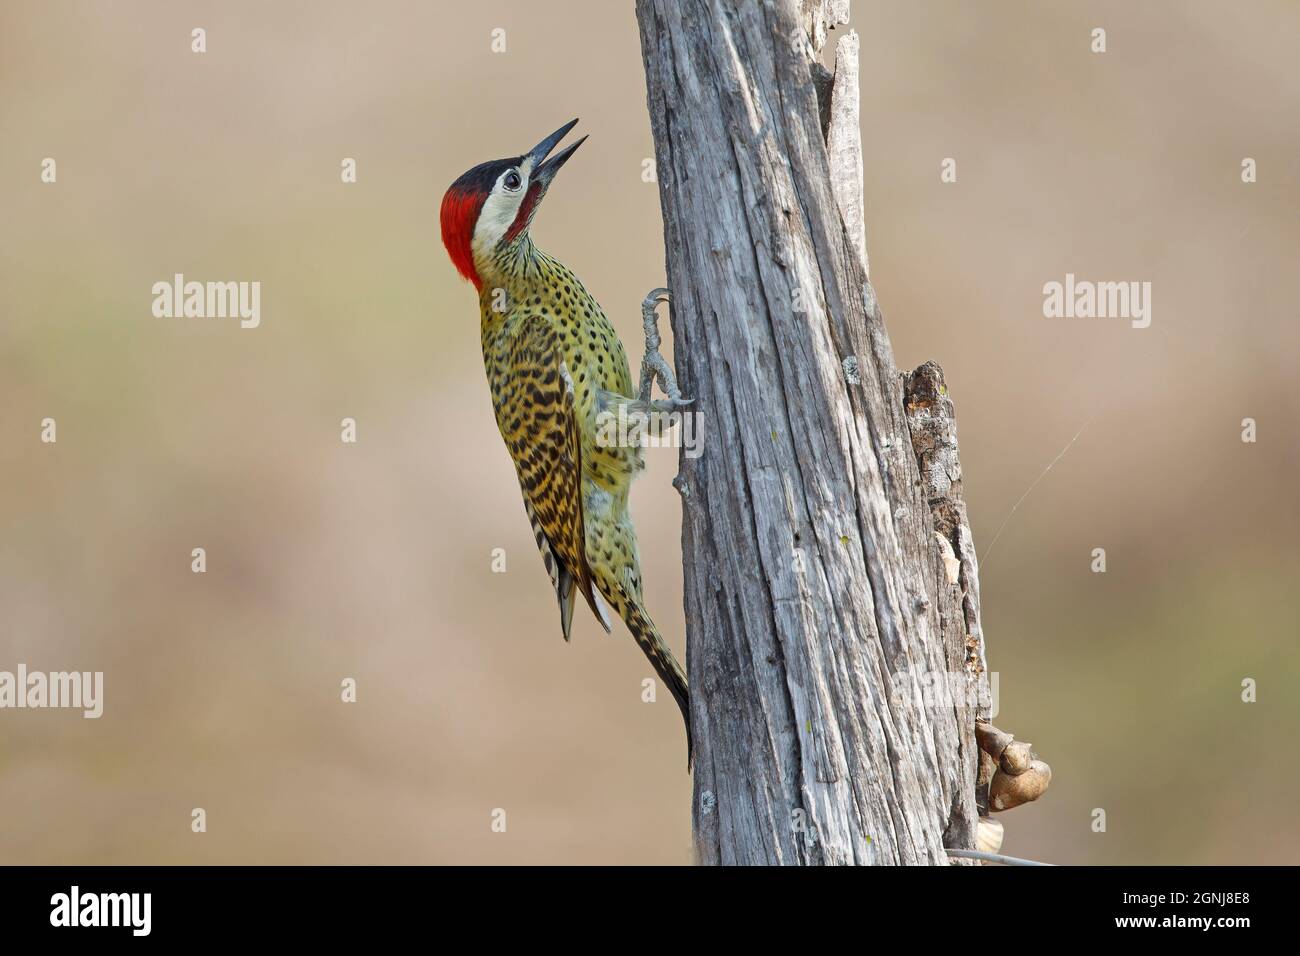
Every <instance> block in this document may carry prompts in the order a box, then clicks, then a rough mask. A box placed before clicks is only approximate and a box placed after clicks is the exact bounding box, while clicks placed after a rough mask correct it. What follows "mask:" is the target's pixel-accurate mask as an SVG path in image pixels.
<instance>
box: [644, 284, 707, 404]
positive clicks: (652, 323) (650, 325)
mask: <svg viewBox="0 0 1300 956" xmlns="http://www.w3.org/2000/svg"><path fill="white" fill-rule="evenodd" d="M671 298H672V293H670V292H669V291H668V290H667V289H662V288H661V289H651V290H650V294H649V295H647V296H646V297H645V299H644V300H642V302H641V320H642V324H643V325H644V327H645V358H643V359H642V360H641V391H640V393H639V395H638V400H639V401H640V402H642V403H643V405H645V406H646V407H648V408H651V409H653V410H654V411H657V412H662V413H665V414H671V413H672V412H675V411H680V410H681V409H683V408H685V407H686V406H687V405H690V404H691V403H692V402H693V401H695V399H693V398H683V397H682V392H681V389H680V388H678V387H677V376H676V375H674V374H673V370H672V367H671V366H669V364H668V361H667V360H666V359H665V358H664V357H663V356H662V355H661V354H660V353H659V341H660V339H659V316H658V314H657V313H656V312H655V310H656V309H657V308H658V307H659V303H660V302H669V301H671ZM656 380H658V382H659V388H660V389H661V390H662V391H663V393H664V395H666V396H667V398H664V399H656V400H652V399H651V398H650V395H651V392H652V391H653V390H654V383H655V381H656Z"/></svg>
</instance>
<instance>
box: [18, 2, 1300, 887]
mask: <svg viewBox="0 0 1300 956" xmlns="http://www.w3.org/2000/svg"><path fill="white" fill-rule="evenodd" d="M853 8H854V19H853V23H852V26H853V27H854V28H855V29H856V30H857V31H858V32H859V34H860V35H861V37H862V122H863V128H864V129H863V132H864V145H865V152H866V162H865V175H866V203H867V209H866V212H867V229H868V235H867V241H868V248H869V252H870V256H871V271H872V279H873V281H874V282H875V284H876V288H877V291H878V293H879V297H880V301H881V304H882V306H883V309H884V312H885V317H886V321H887V324H888V326H889V329H890V332H891V335H892V338H893V344H894V350H895V353H896V357H897V360H898V363H899V365H900V367H904V368H911V367H914V366H916V365H918V364H920V363H921V362H923V361H925V360H927V359H935V360H937V361H939V362H940V363H941V364H942V365H943V366H944V368H945V370H946V372H947V377H948V382H949V385H950V387H951V389H952V393H953V397H954V399H955V402H956V407H957V413H958V424H959V429H960V439H961V446H962V454H963V463H964V466H965V473H966V486H965V487H966V496H967V500H968V502H969V506H970V509H971V517H972V521H973V525H974V530H975V535H976V542H977V544H978V545H979V546H980V551H981V560H982V584H983V606H984V627H985V632H986V634H987V636H988V641H989V659H990V666H991V668H992V669H993V670H996V671H998V672H999V674H1000V691H1001V713H1000V715H999V719H998V723H999V724H1000V725H1001V726H1003V727H1005V728H1006V729H1009V730H1012V731H1013V732H1015V733H1016V734H1017V736H1019V737H1020V738H1021V739H1026V740H1030V741H1032V742H1033V743H1034V744H1035V746H1036V748H1037V749H1038V750H1039V751H1040V753H1041V754H1042V755H1043V756H1044V757H1045V759H1047V760H1048V761H1049V762H1050V763H1051V765H1052V767H1053V769H1054V773H1055V776H1054V780H1053V784H1052V788H1051V790H1050V791H1049V792H1048V793H1047V795H1046V796H1045V797H1044V798H1043V799H1042V800H1041V801H1040V802H1039V803H1037V804H1035V805H1032V806H1028V807H1024V808H1021V809H1018V810H1015V811H1012V812H1011V813H1009V814H1005V815H1003V817H1002V819H1003V822H1004V823H1005V824H1006V827H1007V838H1006V842H1005V844H1004V852H1007V853H1011V854H1015V855H1021V856H1028V857H1032V858H1035V859H1040V860H1047V861H1052V862H1059V863H1140V862H1151V863H1211V862H1215V863H1296V862H1300V818H1298V817H1297V815H1296V813H1295V805H1296V796H1297V793H1298V792H1300V758H1298V757H1297V753H1296V748H1295V738H1296V733H1297V730H1298V729H1300V694H1297V690H1298V689H1300V650H1298V648H1297V639H1298V637H1300V633H1298V632H1300V606H1298V605H1300V600H1298V598H1297V592H1300V558H1297V555H1296V541H1297V535H1298V533H1300V514H1298V512H1297V494H1296V488H1295V473H1296V468H1297V464H1298V462H1297V453H1296V437H1297V435H1298V434H1300V410H1298V409H1297V401H1296V395H1295V377H1296V368H1297V345H1300V342H1298V341H1297V318H1298V314H1300V269H1297V262H1298V257H1297V254H1298V253H1300V218H1298V217H1297V210H1298V209H1300V128H1298V122H1297V117H1300V64H1298V63H1297V60H1296V55H1295V44H1296V37H1297V31H1298V30H1300V8H1298V7H1297V6H1296V5H1295V4H1294V3H1288V2H1282V0H1279V2H1271V3H1270V2H1258V3H1253V4H1251V5H1250V6H1249V10H1246V9H1244V8H1241V7H1239V6H1236V5H1230V4H1228V3H1226V2H1222V3H1218V2H1174V0H1163V2H1147V3H1143V4H1132V3H1126V2H1120V0H1115V2H1093V3H1088V4H1082V3H1061V2H1049V3H1027V2H1001V3H992V2H990V3H982V4H970V3H965V2H961V0H945V2H938V0H926V2H923V3H914V2H905V0H889V2H884V0H881V2H868V0H855V2H854V4H853ZM1098 26H1100V27H1104V28H1105V29H1106V30H1107V45H1108V51H1107V52H1106V53H1105V54H1101V55H1098V54H1094V53H1092V52H1090V49H1089V47H1090V42H1091V36H1090V33H1091V30H1092V29H1093V28H1094V27H1098ZM195 27H202V28H204V29H205V30H206V31H207V52H206V53H204V54H201V55H199V54H195V53H192V52H191V50H190V44H191V30H192V29H194V28H195ZM498 28H499V29H502V30H504V31H505V34H504V42H505V52H493V49H492V43H493V31H494V30H496V29H498ZM498 37H500V34H498ZM574 116H580V117H581V118H582V124H581V126H580V128H579V130H578V132H579V133H583V132H585V133H589V134H591V140H590V141H589V142H588V143H587V144H586V145H585V146H584V147H583V149H582V150H581V151H580V152H579V153H578V154H577V155H576V156H575V158H574V160H573V161H572V162H570V163H569V165H568V166H567V167H566V168H565V170H564V172H563V173H562V174H561V175H560V177H559V178H558V179H557V181H556V185H555V188H553V189H552V190H551V193H550V196H549V197H548V199H547V201H546V203H545V205H544V206H543V208H542V211H541V213H540V214H539V216H538V219H537V222H536V224H535V227H534V236H535V238H536V240H537V242H538V244H539V245H541V246H542V247H543V248H545V249H546V250H547V251H549V252H551V253H552V254H554V255H556V256H558V257H559V258H561V259H562V260H564V261H565V262H566V263H568V264H569V265H570V266H571V267H572V268H573V269H574V270H575V271H576V272H577V273H578V274H579V275H580V276H581V277H582V278H583V280H584V281H585V283H586V284H587V285H588V287H589V288H590V289H591V290H592V291H593V293H594V294H595V295H596V296H597V298H598V299H599V300H600V301H601V302H602V303H603V305H604V306H605V309H606V311H607V312H608V313H609V315H610V317H611V318H612V319H613V321H614V322H615V324H616V325H617V327H618V329H619V331H620V332H621V334H622V335H623V338H624V341H625V342H627V343H628V345H629V352H630V353H631V354H632V356H633V361H634V362H635V361H636V360H637V359H638V358H639V356H640V354H641V340H640V334H639V315H638V311H637V305H638V303H639V302H640V299H641V297H642V296H643V295H644V294H645V292H646V291H647V290H649V289H650V288H652V287H654V286H657V285H660V284H661V283H663V281H664V278H665V277H664V271H663V270H664V266H663V262H664V257H663V248H662V242H663V240H662V232H661V222H660V215H659V200H658V195H657V186H656V185H655V184H652V183H644V182H643V181H642V178H641V172H642V162H643V160H644V159H646V158H648V157H651V156H653V146H652V143H651V140H650V135H649V122H648V118H647V113H646V107H645V84H644V78H643V74H642V63H641V55H640V47H639V40H638V35H637V27H636V21H635V16H634V13H633V10H632V6H631V4H630V3H608V2H596V0H590V2H585V3H558V2H557V3H545V4H542V3H525V2H512V3H493V2H484V3H475V4H461V3H450V2H448V3H414V2H412V3H397V2H381V3H372V4H356V3H350V2H319V3H276V4H263V3H255V2H252V0H248V2H221V3H218V2H207V3H198V2H194V3H182V2H165V3H164V2H151V3H138V4H131V5H126V4H115V3H109V2H104V0H85V2H68V0H51V2H44V3H36V2H19V3H7V4H5V5H4V6H3V8H0V144H2V146H0V183H3V185H2V186H0V197H2V200H0V203H2V204H0V209H2V211H3V215H2V216H0V221H2V222H3V224H4V225H3V228H2V229H0V480H2V481H3V488H4V495H3V497H2V498H0V670H9V671H13V670H15V669H16V668H17V665H18V664H19V663H20V662H21V663H25V664H27V665H28V667H29V668H31V669H33V670H38V669H39V670H47V671H48V670H69V669H76V670H92V671H93V670H102V671H104V672H105V685H106V686H105V709H104V716H103V717H102V718H101V719H100V720H97V721H95V720H85V719H82V717H81V716H80V714H79V713H77V712H71V711H30V710H25V711H12V710H6V711H2V712H0V820H2V821H3V822H2V824H0V863H201V862H202V863H237V862H251V863H506V862H510V863H541V862H562V863H597V862H600V863H659V864H670V863H685V862H689V860H690V849H689V847H690V813H689V799H690V781H689V778H688V776H687V774H686V773H685V772H684V767H683V763H684V742H683V739H682V737H683V735H682V731H681V727H680V723H679V718H678V715H677V713H676V708H675V707H674V706H673V703H672V701H671V700H670V699H669V698H668V696H667V695H666V694H665V695H661V698H660V701H659V703H657V704H653V705H648V704H644V703H642V702H641V699H640V681H641V680H642V678H643V677H645V676H647V674H648V671H647V668H646V665H645V664H644V663H643V659H642V657H641V655H640V653H639V652H638V651H637V650H636V648H635V646H634V645H633V644H632V642H631V640H630V639H629V638H628V637H627V636H626V634H625V633H624V632H623V631H622V630H621V629H618V630H616V632H615V635H614V636H613V637H606V636H605V635H604V634H603V632H601V631H600V630H599V628H598V627H597V625H596V624H595V623H594V621H593V620H591V618H590V616H589V615H588V614H586V613H585V612H584V611H581V610H580V611H579V613H578V615H577V616H576V617H575V627H574V639H573V643H572V645H570V646H565V645H564V643H563V641H562V640H561V638H560V633H559V627H558V621H557V614H556V611H555V607H554V597H553V594H552V592H551V589H550V585H549V583H548V582H547V579H546V575H545V573H544V571H543V569H542V568H541V566H540V562H539V560H538V558H537V555H536V552H535V550H534V547H533V543H532V540H531V537H530V533H529V529H528V525H527V522H526V520H525V517H524V513H523V509H522V507H521V503H520V496H519V491H518V488H517V485H516V482H515V477H514V473H513V469H512V468H511V466H510V462H509V459H508V457H507V454H506V452H505V450H504V448H503V446H502V445H501V442H500V439H499V437H498V435H497V433H496V429H495V426H494V423H493V418H492V412H491V407H490V404H489V400H488V393H487V386H486V382H485V380H484V375H483V370H482V363H481V356H480V352H479V341H478V311H477V303H476V301H475V296H474V294H473V291H472V289H471V287H469V286H468V285H466V284H464V283H463V282H461V281H460V280H459V278H458V277H457V275H456V273H455V272H454V270H453V269H452V267H451V265H450V264H449V262H448V260H447V257H446V254H445V253H444V251H443V249H442V246H441V242H440V240H439V236H438V228H437V206H438V202H439V200H440V198H441V196H442V192H443V190H444V189H445V188H446V186H447V185H448V184H449V183H450V182H451V181H452V180H453V179H454V178H455V177H456V176H457V175H459V174H460V173H461V172H462V171H464V170H465V169H466V168H468V167H469V166H471V165H474V164H476V163H478V162H480V161H482V160H485V159H490V158H497V157H501V156H508V155H514V154H517V153H519V152H521V151H523V150H524V149H527V148H529V147H531V146H532V145H533V144H534V143H535V142H536V141H537V140H538V139H540V138H541V137H542V136H543V135H545V134H546V133H549V132H550V131H551V130H553V129H554V128H556V127H557V126H559V125H560V124H561V123H563V122H565V121H566V120H568V119H570V118H572V117H574ZM46 157H52V158H54V159H55V160H56V162H57V175H58V179H57V183H56V184H45V183H42V182H41V178H40V173H41V162H42V160H43V159H44V158H46ZM348 157H350V158H354V159H355V160H356V163H357V182H356V183H355V184H349V185H345V184H343V183H342V182H341V181H340V164H341V162H342V161H343V160H344V159H345V158H348ZM946 157H952V158H955V159H956V161H957V172H958V181H957V182H956V183H954V184H943V183H941V182H940V179H939V167H940V163H941V162H942V161H943V159H945V158H946ZM1244 157H1252V158H1254V159H1255V160H1256V162H1257V164H1258V177H1259V181H1258V182H1257V183H1255V184H1252V185H1246V184H1243V183H1242V182H1241V175H1240V173H1241V161H1242V159H1243V158H1244ZM177 272H181V273H184V274H185V276H186V277H187V279H194V280H198V281H208V280H223V281H224V280H231V281H253V280H257V281H260V282H261V283H262V299H261V312H262V316H261V326H260V328H257V329H255V330H244V329H240V328H239V326H238V322H237V320H231V319H194V318H191V319H165V318H155V317H154V316H153V315H152V314H151V306H152V301H153V295H152V292H151V286H152V285H153V283H155V282H158V281H169V280H170V279H171V277H172V275H173V274H174V273H177ZM1067 272H1073V273H1075V274H1076V275H1077V276H1078V277H1079V278H1081V279H1093V280H1110V281H1120V280H1138V281H1150V282H1151V283H1152V284H1153V293H1152V305H1153V321H1152V324H1151V327H1150V328H1149V329H1145V330H1137V329H1132V328H1130V327H1129V324H1128V323H1127V322H1126V321H1122V320H1105V319H1073V320H1071V319H1045V318H1044V317H1043V315H1042V302H1043V294H1042V287H1043V284H1044V283H1046V282H1049V281H1062V280H1063V279H1064V276H1065V274H1066V273H1067ZM665 325H666V323H665ZM46 417H52V418H54V419H56V421H57V428H58V432H57V434H58V441H57V443H56V444H53V445H47V444H42V443H41V441H40V422H41V420H42V419H43V418H46ZM345 417H351V418H355V419H356V421H357V434H358V441H357V443H356V444H355V445H348V444H343V443H342V442H341V441H340V421H341V420H342V419H343V418H345ZM1246 417H1252V418H1255V419H1256V420H1257V422H1258V442H1257V443H1255V444H1244V443H1243V442H1242V441H1241V421H1242V419H1243V418H1246ZM1085 423H1086V424H1087V427H1086V428H1085V429H1084V431H1083V433H1082V434H1081V435H1080V436H1079V438H1078V441H1077V442H1076V443H1075V444H1074V445H1073V446H1072V447H1070V449H1069V451H1068V452H1067V453H1066V454H1065V456H1064V457H1063V458H1061V459H1060V461H1059V462H1057V463H1056V464H1055V466H1054V467H1053V468H1052V469H1051V470H1050V471H1049V472H1048V473H1047V474H1046V476H1045V477H1043V479H1042V481H1041V482H1040V483H1039V484H1038V485H1037V487H1036V488H1035V489H1034V491H1033V493H1032V494H1031V495H1030V496H1029V497H1028V498H1026V499H1025V500H1024V502H1023V503H1022V504H1021V505H1020V506H1019V508H1018V510H1016V512H1015V514H1014V515H1013V516H1012V517H1011V519H1010V520H1009V521H1007V522H1006V524H1005V528H1004V530H1003V531H1002V533H1001V536H1000V537H998V538H997V541H996V545H994V546H993V547H992V549H991V550H989V545H990V543H991V542H992V539H993V537H994V535H995V533H996V531H997V530H998V528H999V527H1000V526H1001V525H1002V524H1003V522H1004V520H1005V519H1006V518H1007V515H1008V513H1009V512H1011V510H1012V508H1013V506H1014V505H1015V503H1016V502H1017V500H1018V499H1020V498H1021V496H1022V495H1023V494H1024V493H1025V491H1026V489H1028V488H1029V487H1030V486H1031V485H1033V483H1034V482H1035V480H1036V479H1038V478H1039V476H1040V475H1041V474H1042V472H1043V470H1044V468H1045V467H1046V466H1047V465H1048V463H1049V462H1051V461H1052V460H1053V459H1054V458H1055V457H1056V456H1057V455H1058V453H1060V452H1061V450H1062V449H1063V448H1065V447H1066V445H1067V444H1068V443H1069V442H1070V440H1071V438H1072V437H1073V436H1074V435H1075V434H1076V433H1077V432H1078V431H1079V429H1080V427H1081V426H1084V425H1085ZM649 459H650V463H649V468H648V472H647V474H646V475H645V476H644V477H643V478H642V480H641V481H640V482H639V483H638V484H637V486H636V488H635V490H634V492H633V509H634V515H635V517H636V519H637V524H638V528H639V529H640V538H641V549H642V556H643V561H644V565H645V578H646V581H647V591H648V599H649V604H650V607H651V608H652V610H653V612H654V613H655V616H656V618H657V619H658V621H659V623H660V624H661V626H662V627H663V628H664V630H665V632H666V633H667V634H668V635H669V636H670V641H671V642H672V643H673V644H674V646H675V647H676V648H677V649H678V651H679V652H680V651H681V649H682V648H683V646H684V637H683V627H684V625H683V621H682V612H681V552H680V539H679V533H680V522H679V516H680V509H679V506H678V501H677V496H676V493H675V492H674V491H673V490H672V488H671V487H670V484H669V482H670V481H671V479H672V477H673V475H674V474H675V473H676V453H675V452H674V451H672V450H668V449H662V450H657V451H651V452H650V453H649ZM196 547H203V548H205V549H206V550H207V561H208V570H207V572H206V573H205V574H194V573H192V572H191V570H190V562H191V557H190V554H191V550H192V549H193V548H196ZM1098 547H1101V548H1105V549H1106V554H1107V567H1108V570H1107V572H1106V573H1105V574H1094V573H1092V571H1091V570H1090V564H1091V561H1092V550H1093V549H1094V548H1098ZM496 548H502V549H504V550H505V554H506V562H507V565H506V567H507V569H506V572H505V573H494V572H493V570H492V556H493V549H496ZM347 677H352V678H355V679H356V681H357V686H358V691H357V693H358V701H357V703H355V704H344V703H342V702H341V701H340V682H341V681H342V680H343V679H344V678H347ZM1245 678H1254V679H1255V680H1257V681H1258V695H1259V699H1258V702H1257V703H1254V704H1244V703H1242V702H1241V682H1242V680H1243V679H1245ZM195 807H202V808H204V809H205V810H206V812H207V820H208V829H207V832H206V833H204V834H194V833H192V832H191V829H190V819H191V817H190V814H191V810H192V808H195ZM1096 808H1101V809H1104V810H1105V811H1106V815H1107V829H1106V832H1105V833H1095V832H1093V830H1092V826H1091V825H1092V821H1093V811H1094V809H1096ZM496 809H503V810H505V811H506V821H507V825H506V832H504V833H496V832H493V831H492V828H491V823H492V814H493V811H494V810H496Z"/></svg>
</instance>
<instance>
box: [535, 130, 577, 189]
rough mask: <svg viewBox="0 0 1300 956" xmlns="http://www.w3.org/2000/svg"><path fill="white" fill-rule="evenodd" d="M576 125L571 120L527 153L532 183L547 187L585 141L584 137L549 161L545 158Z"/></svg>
mask: <svg viewBox="0 0 1300 956" xmlns="http://www.w3.org/2000/svg"><path fill="white" fill-rule="evenodd" d="M577 125H578V121H577V120H571V121H569V122H568V123H565V124H564V125H563V126H561V127H560V128H559V129H557V130H556V131H555V132H554V133H552V134H551V135H550V136H548V137H546V139H544V140H542V141H541V142H540V143H538V144H537V145H536V146H534V147H533V148H532V149H531V150H529V151H528V156H529V158H530V159H532V161H533V175H532V178H533V180H534V181H536V182H540V183H541V184H542V185H544V186H545V185H549V184H550V182H551V180H552V179H554V178H555V174H556V173H558V172H559V171H560V167H561V166H563V165H564V164H565V163H566V162H568V161H569V157H570V156H572V155H573V153H574V150H576V149H577V148H578V147H579V146H581V145H582V144H583V143H585V142H586V141H587V137H585V136H584V137H582V139H580V140H578V141H577V142H576V143H574V144H573V145H572V146H569V147H566V148H565V149H562V150H560V152H558V153H556V154H555V155H554V156H551V158H550V159H547V158H546V157H547V156H550V154H551V150H553V149H555V144H556V143H558V142H559V141H560V140H562V139H564V136H565V134H566V133H568V132H569V130H571V129H573V127H575V126H577Z"/></svg>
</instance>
